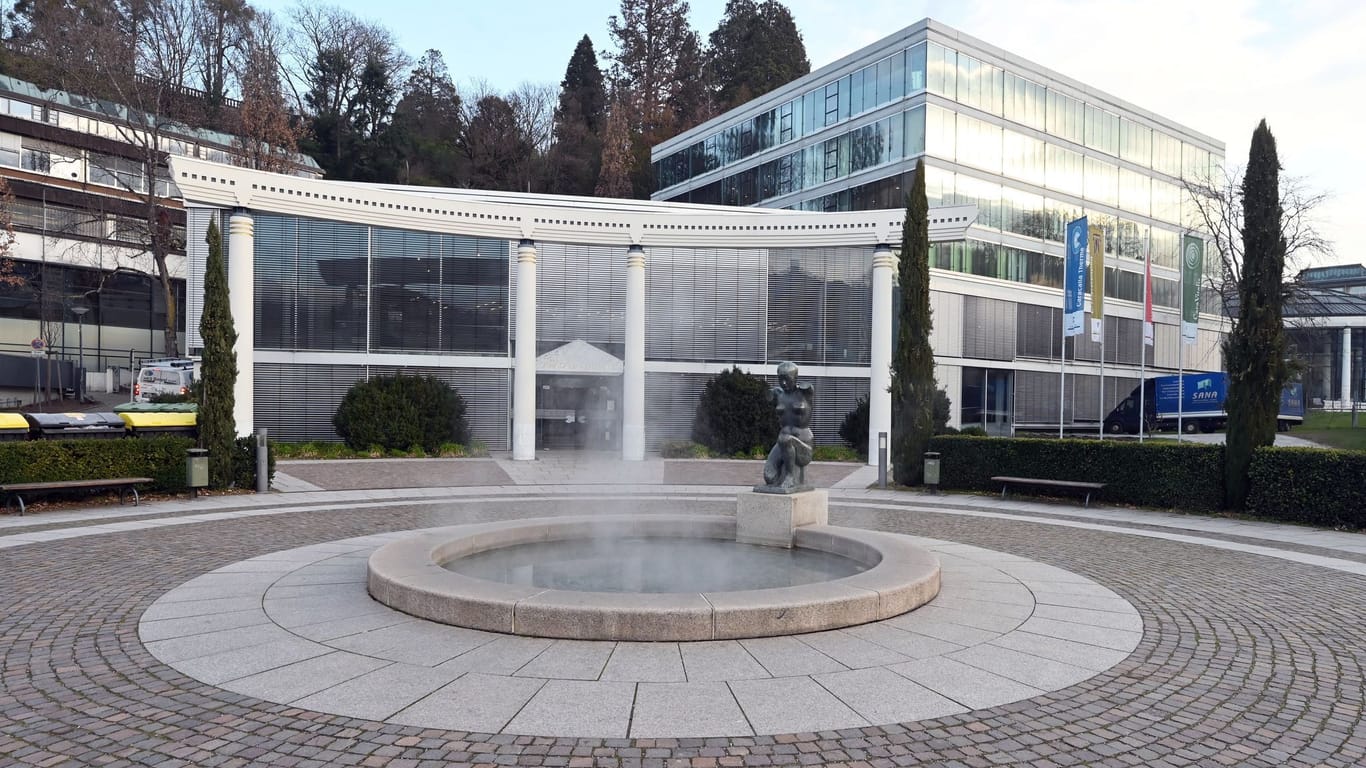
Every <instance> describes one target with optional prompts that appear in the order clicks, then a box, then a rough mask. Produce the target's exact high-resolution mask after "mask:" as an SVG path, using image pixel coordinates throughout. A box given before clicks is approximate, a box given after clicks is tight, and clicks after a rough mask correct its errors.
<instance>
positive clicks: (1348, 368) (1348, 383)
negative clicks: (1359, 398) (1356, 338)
mask: <svg viewBox="0 0 1366 768" xmlns="http://www.w3.org/2000/svg"><path fill="white" fill-rule="evenodd" d="M1342 402H1343V403H1345V404H1346V405H1347V407H1348V408H1349V409H1350V408H1351V407H1352V329H1351V328H1343V329H1342Z"/></svg>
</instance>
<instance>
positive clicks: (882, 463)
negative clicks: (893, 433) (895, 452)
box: [877, 432, 887, 488]
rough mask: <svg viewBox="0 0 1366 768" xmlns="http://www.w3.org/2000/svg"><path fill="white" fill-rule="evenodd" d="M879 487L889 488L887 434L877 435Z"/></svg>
mask: <svg viewBox="0 0 1366 768" xmlns="http://www.w3.org/2000/svg"><path fill="white" fill-rule="evenodd" d="M877 487H879V488H886V487H887V433H886V432H879V433H877Z"/></svg>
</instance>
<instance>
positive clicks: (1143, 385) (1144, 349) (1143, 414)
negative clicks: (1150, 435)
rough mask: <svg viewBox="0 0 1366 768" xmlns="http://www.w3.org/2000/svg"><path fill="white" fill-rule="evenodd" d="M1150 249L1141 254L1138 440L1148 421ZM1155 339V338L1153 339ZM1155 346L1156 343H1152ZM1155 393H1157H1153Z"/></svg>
mask: <svg viewBox="0 0 1366 768" xmlns="http://www.w3.org/2000/svg"><path fill="white" fill-rule="evenodd" d="M1152 258H1153V254H1152V250H1151V247H1149V248H1145V249H1144V254H1143V322H1141V323H1139V325H1138V328H1139V334H1141V341H1142V343H1141V344H1139V345H1138V353H1139V354H1138V442H1140V443H1141V442H1143V427H1144V425H1145V423H1146V422H1147V421H1148V409H1147V407H1146V406H1147V403H1146V402H1145V395H1146V394H1147V392H1148V374H1147V365H1148V327H1149V326H1148V323H1149V322H1150V319H1149V318H1150V316H1151V315H1152V304H1150V303H1149V302H1151V301H1152V300H1153V297H1152V296H1150V295H1149V293H1148V292H1149V291H1151V290H1152V282H1153V280H1152ZM1154 341H1156V339H1154ZM1154 346H1156V345H1154ZM1153 394H1157V393H1155V392H1154V393H1153Z"/></svg>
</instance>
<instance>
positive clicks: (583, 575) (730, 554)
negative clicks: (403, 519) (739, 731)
mask: <svg viewBox="0 0 1366 768" xmlns="http://www.w3.org/2000/svg"><path fill="white" fill-rule="evenodd" d="M442 567H443V568H446V569H447V570H451V571H455V572H456V573H460V574H464V575H466V576H472V577H475V578H479V579H486V580H489V581H501V582H506V583H508V584H518V585H522V586H531V587H542V588H545V589H565V590H576V591H580V592H728V591H734V590H741V589H771V588H773V587H790V586H795V585H798V584H810V583H813V582H818V581H830V580H831V579H839V578H843V577H845V576H852V575H853V574H855V573H859V572H860V571H865V570H867V568H868V566H865V565H863V564H862V563H859V562H856V561H854V560H850V559H849V558H846V557H840V556H839V555H832V554H829V553H827V552H818V551H815V550H809V549H780V548H778V547H762V546H756V545H752V544H737V543H735V542H733V541H725V540H722V539H689V538H629V539H622V538H613V539H571V540H566V541H546V542H538V543H535V544H519V545H517V546H512V547H505V548H502V549H493V550H489V551H487V552H480V553H478V554H475V555H471V556H469V557H463V558H459V559H456V560H451V561H449V562H446V563H442Z"/></svg>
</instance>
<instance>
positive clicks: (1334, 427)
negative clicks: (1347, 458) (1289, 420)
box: [1290, 411, 1366, 451]
mask: <svg viewBox="0 0 1366 768" xmlns="http://www.w3.org/2000/svg"><path fill="white" fill-rule="evenodd" d="M1357 424H1359V425H1360V426H1358V427H1355V428H1353V427H1352V414H1350V413H1328V412H1324V411H1309V412H1308V413H1306V414H1305V416H1304V424H1303V425H1302V426H1299V427H1295V428H1294V429H1292V430H1291V431H1290V434H1292V435H1294V436H1295V437H1302V438H1304V439H1305V440H1312V441H1314V442H1316V443H1318V444H1319V445H1324V446H1327V447H1329V448H1341V449H1344V450H1348V451H1366V413H1360V414H1358V415H1357Z"/></svg>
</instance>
